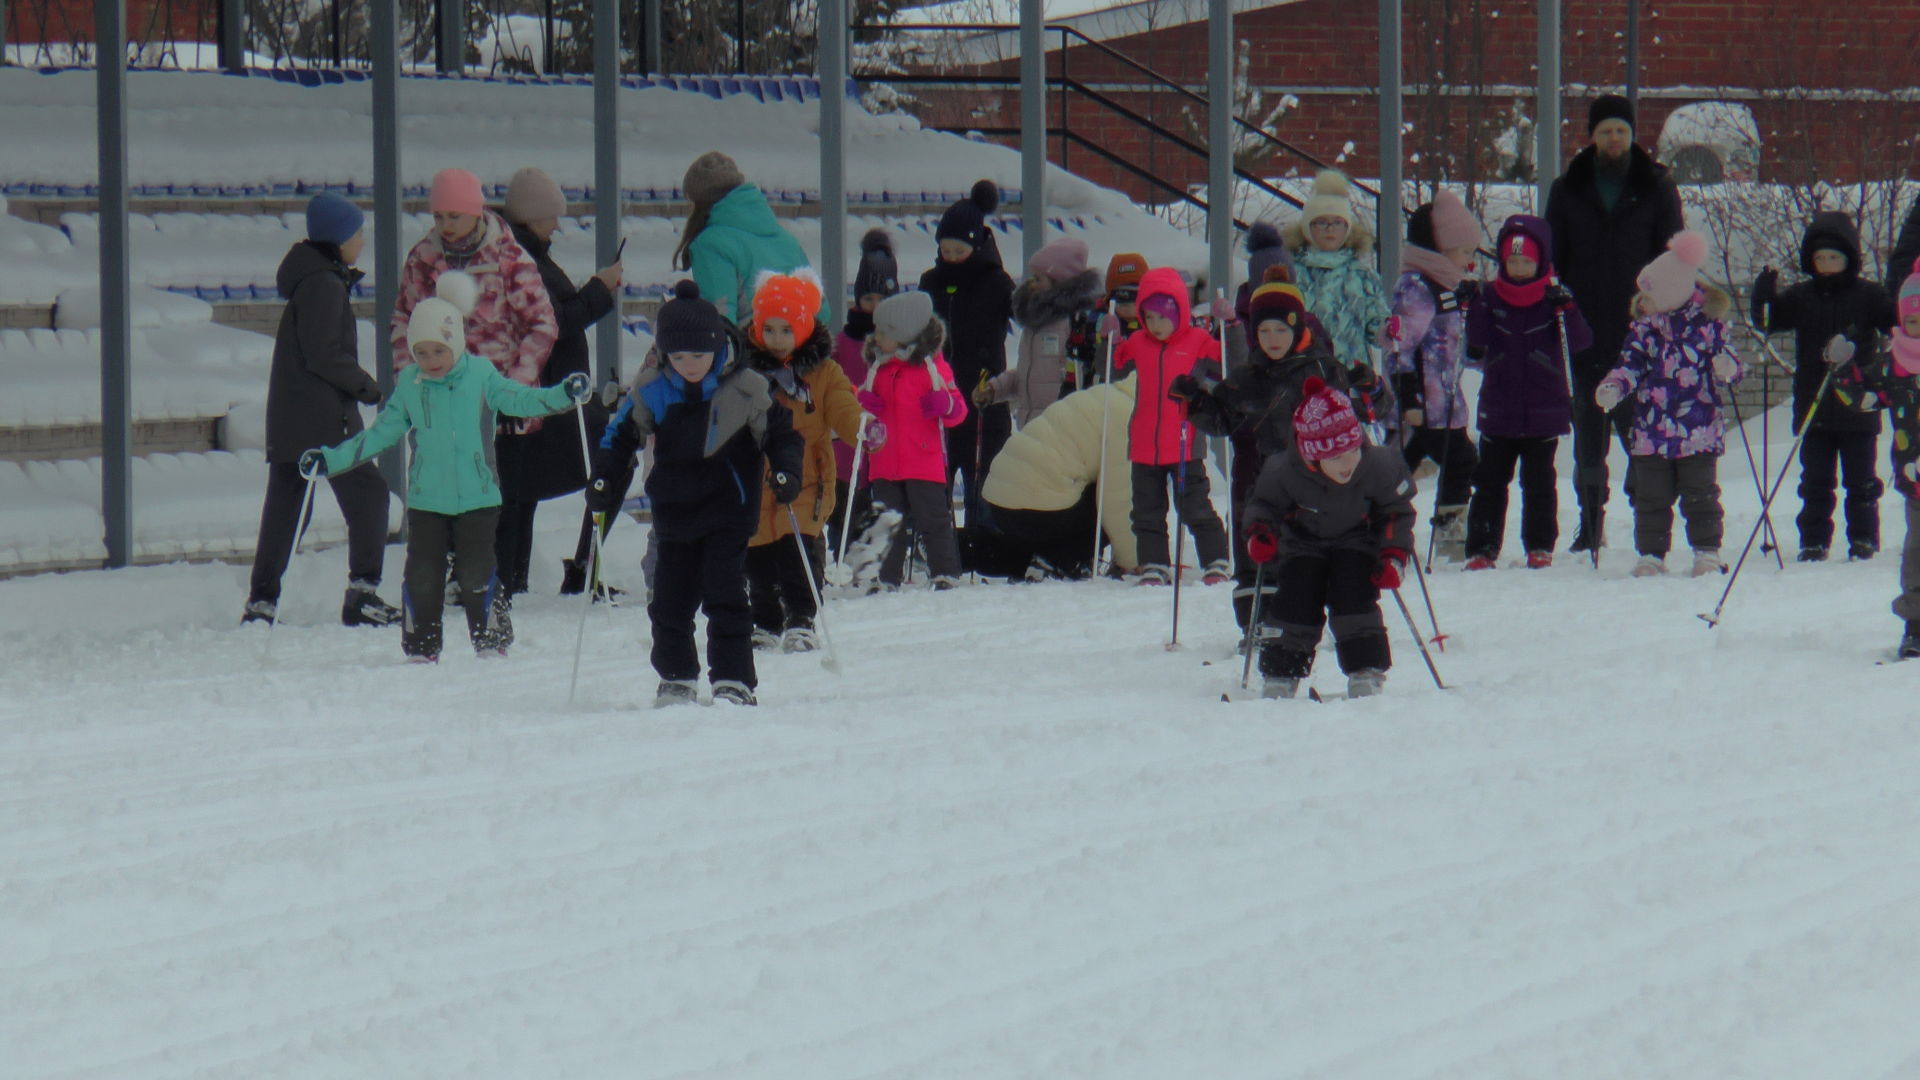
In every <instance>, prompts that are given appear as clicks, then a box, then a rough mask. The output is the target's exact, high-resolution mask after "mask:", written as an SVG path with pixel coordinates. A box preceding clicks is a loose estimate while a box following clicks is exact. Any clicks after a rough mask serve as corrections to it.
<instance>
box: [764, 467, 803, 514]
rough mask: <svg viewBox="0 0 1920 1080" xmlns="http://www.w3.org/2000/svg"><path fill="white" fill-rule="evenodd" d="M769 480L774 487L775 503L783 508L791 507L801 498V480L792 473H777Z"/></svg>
mask: <svg viewBox="0 0 1920 1080" xmlns="http://www.w3.org/2000/svg"><path fill="white" fill-rule="evenodd" d="M767 479H768V482H769V483H771V484H772V485H773V501H774V502H777V503H779V504H780V505H781V506H791V505H792V504H793V500H795V499H797V498H799V497H800V478H799V477H797V476H795V475H793V474H792V473H789V472H776V473H774V474H773V475H772V476H770V477H768V478H767Z"/></svg>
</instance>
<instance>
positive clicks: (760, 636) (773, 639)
mask: <svg viewBox="0 0 1920 1080" xmlns="http://www.w3.org/2000/svg"><path fill="white" fill-rule="evenodd" d="M779 647H780V635H779V634H776V633H774V632H773V631H771V630H762V629H760V628H759V627H757V626H756V627H754V628H753V651H754V652H769V651H771V650H774V649H777V648H779Z"/></svg>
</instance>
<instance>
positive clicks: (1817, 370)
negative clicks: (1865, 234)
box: [1753, 210, 1893, 562]
mask: <svg viewBox="0 0 1920 1080" xmlns="http://www.w3.org/2000/svg"><path fill="white" fill-rule="evenodd" d="M1800 269H1801V271H1802V272H1803V273H1805V274H1806V275H1807V280H1805V281H1802V282H1800V283H1799V284H1797V285H1795V286H1793V287H1792V288H1790V289H1787V290H1786V291H1785V292H1782V291H1780V287H1779V286H1780V273H1779V271H1777V270H1774V269H1773V268H1772V267H1768V268H1767V269H1766V270H1764V271H1762V272H1761V274H1760V277H1759V278H1758V279H1757V280H1756V281H1755V282H1754V283H1753V321H1754V325H1756V326H1758V327H1760V328H1761V329H1762V330H1764V331H1766V332H1767V333H1769V334H1777V333H1781V332H1784V331H1788V330H1791V331H1793V332H1794V335H1795V337H1794V350H1793V352H1794V356H1793V426H1794V431H1795V433H1796V434H1797V433H1799V430H1800V424H1801V421H1803V420H1804V419H1806V417H1807V413H1808V410H1814V411H1813V423H1812V424H1810V425H1809V426H1808V428H1807V432H1806V437H1805V438H1804V439H1802V440H1801V443H1800V518H1799V527H1800V561H1801V562H1820V561H1821V560H1823V559H1825V558H1826V557H1827V549H1828V548H1829V547H1830V546H1831V545H1832V544H1833V510H1834V503H1835V484H1836V481H1837V480H1838V476H1837V475H1836V473H1837V472H1838V473H1843V474H1844V476H1845V479H1846V488H1847V503H1846V514H1847V554H1848V556H1849V557H1850V558H1855V559H1868V558H1872V557H1873V555H1874V553H1875V552H1877V551H1879V550H1880V496H1881V494H1882V492H1883V491H1884V490H1885V489H1884V488H1883V486H1882V485H1881V483H1880V477H1879V474H1878V466H1879V460H1880V451H1879V446H1880V414H1879V413H1877V412H1862V411H1860V410H1858V409H1850V408H1848V407H1847V406H1846V405H1845V404H1844V403H1842V402H1840V401H1838V400H1836V399H1835V397H1834V394H1833V389H1832V388H1831V387H1830V388H1829V389H1828V390H1827V394H1826V397H1825V398H1823V399H1821V400H1820V402H1819V403H1818V405H1817V406H1816V405H1815V402H1814V397H1813V396H1814V395H1815V394H1816V393H1819V391H1820V386H1821V384H1822V383H1823V382H1825V381H1826V376H1827V363H1826V360H1825V353H1826V349H1827V343H1828V342H1830V341H1832V340H1833V338H1834V336H1835V335H1845V336H1846V337H1847V338H1848V339H1849V340H1851V341H1852V342H1853V344H1854V347H1855V349H1857V350H1858V351H1859V353H1860V355H1862V356H1870V355H1872V354H1873V352H1874V351H1875V350H1876V348H1877V346H1878V337H1879V335H1880V334H1882V333H1885V332H1886V331H1888V330H1890V329H1892V327H1893V297H1892V296H1890V295H1888V294H1887V291H1886V290H1885V289H1882V288H1881V287H1880V283H1879V282H1877V281H1869V280H1867V279H1865V278H1862V277H1861V276H1860V233H1859V231H1858V230H1857V229H1855V228H1854V225H1853V219H1852V218H1851V217H1848V216H1847V215H1846V214H1843V213H1840V212H1839V211H1834V210H1830V211H1827V212H1825V213H1820V214H1815V215H1814V216H1813V221H1812V222H1810V223H1809V224H1808V225H1807V232H1806V235H1805V236H1804V237H1803V238H1802V239H1801V241H1800Z"/></svg>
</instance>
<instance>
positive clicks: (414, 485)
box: [320, 353, 573, 514]
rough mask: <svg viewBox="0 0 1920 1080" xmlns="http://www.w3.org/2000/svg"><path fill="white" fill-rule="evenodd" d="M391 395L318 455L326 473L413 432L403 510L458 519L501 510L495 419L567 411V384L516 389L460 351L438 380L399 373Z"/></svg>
mask: <svg viewBox="0 0 1920 1080" xmlns="http://www.w3.org/2000/svg"><path fill="white" fill-rule="evenodd" d="M396 378H397V380H398V381H397V382H396V383H395V384H394V388H393V396H392V397H390V398H388V399H387V404H386V406H385V407H383V408H382V409H381V410H380V417H379V419H377V420H375V421H374V422H373V426H372V427H370V428H368V429H367V430H365V431H363V432H361V433H360V434H358V435H355V436H354V437H353V438H351V439H348V440H347V441H346V442H343V443H341V444H340V445H338V446H334V447H329V448H327V449H325V450H322V451H320V453H321V456H322V457H324V458H325V459H326V463H327V475H329V476H337V475H339V474H340V473H343V472H345V471H347V470H348V469H351V468H354V467H355V466H358V465H360V464H362V463H364V462H367V461H370V460H372V459H373V458H376V457H378V456H379V455H380V454H381V453H383V452H385V451H386V450H388V449H391V448H392V447H393V446H394V445H395V444H397V443H399V441H400V440H401V438H402V437H403V436H406V435H408V434H409V433H411V435H412V438H411V440H410V443H411V449H412V451H413V453H412V458H413V463H412V465H411V466H409V468H408V469H407V507H408V509H411V510H425V511H429V512H432V513H435V514H464V513H466V512H467V511H469V510H484V509H486V508H487V507H490V506H499V505H500V484H499V482H498V481H497V480H496V479H495V476H494V467H493V431H494V416H495V414H496V413H504V414H506V415H507V416H547V415H550V414H553V413H559V412H565V411H567V410H569V409H571V408H573V399H572V398H571V397H570V396H568V394H567V388H566V387H565V386H549V387H546V388H544V389H543V388H540V387H534V386H522V385H520V384H519V383H517V382H514V381H513V380H512V379H509V378H507V377H506V376H505V375H502V374H500V373H499V372H498V371H495V370H494V369H493V364H492V363H490V362H488V361H486V360H483V359H478V358H476V357H473V356H469V355H467V354H465V353H462V354H461V355H460V359H458V360H456V361H454V363H453V367H452V368H451V369H449V370H448V371H447V373H446V374H445V375H443V376H441V377H440V378H438V379H429V378H426V377H425V376H423V375H421V373H420V368H419V365H417V364H415V365H408V366H407V367H404V368H401V369H400V372H399V374H398V376H397V377H396Z"/></svg>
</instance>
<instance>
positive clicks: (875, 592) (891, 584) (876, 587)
mask: <svg viewBox="0 0 1920 1080" xmlns="http://www.w3.org/2000/svg"><path fill="white" fill-rule="evenodd" d="M899 591H900V583H899V582H897V581H876V582H874V583H873V584H871V585H869V586H867V595H868V596H885V595H887V594H888V593H897V592H899Z"/></svg>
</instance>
